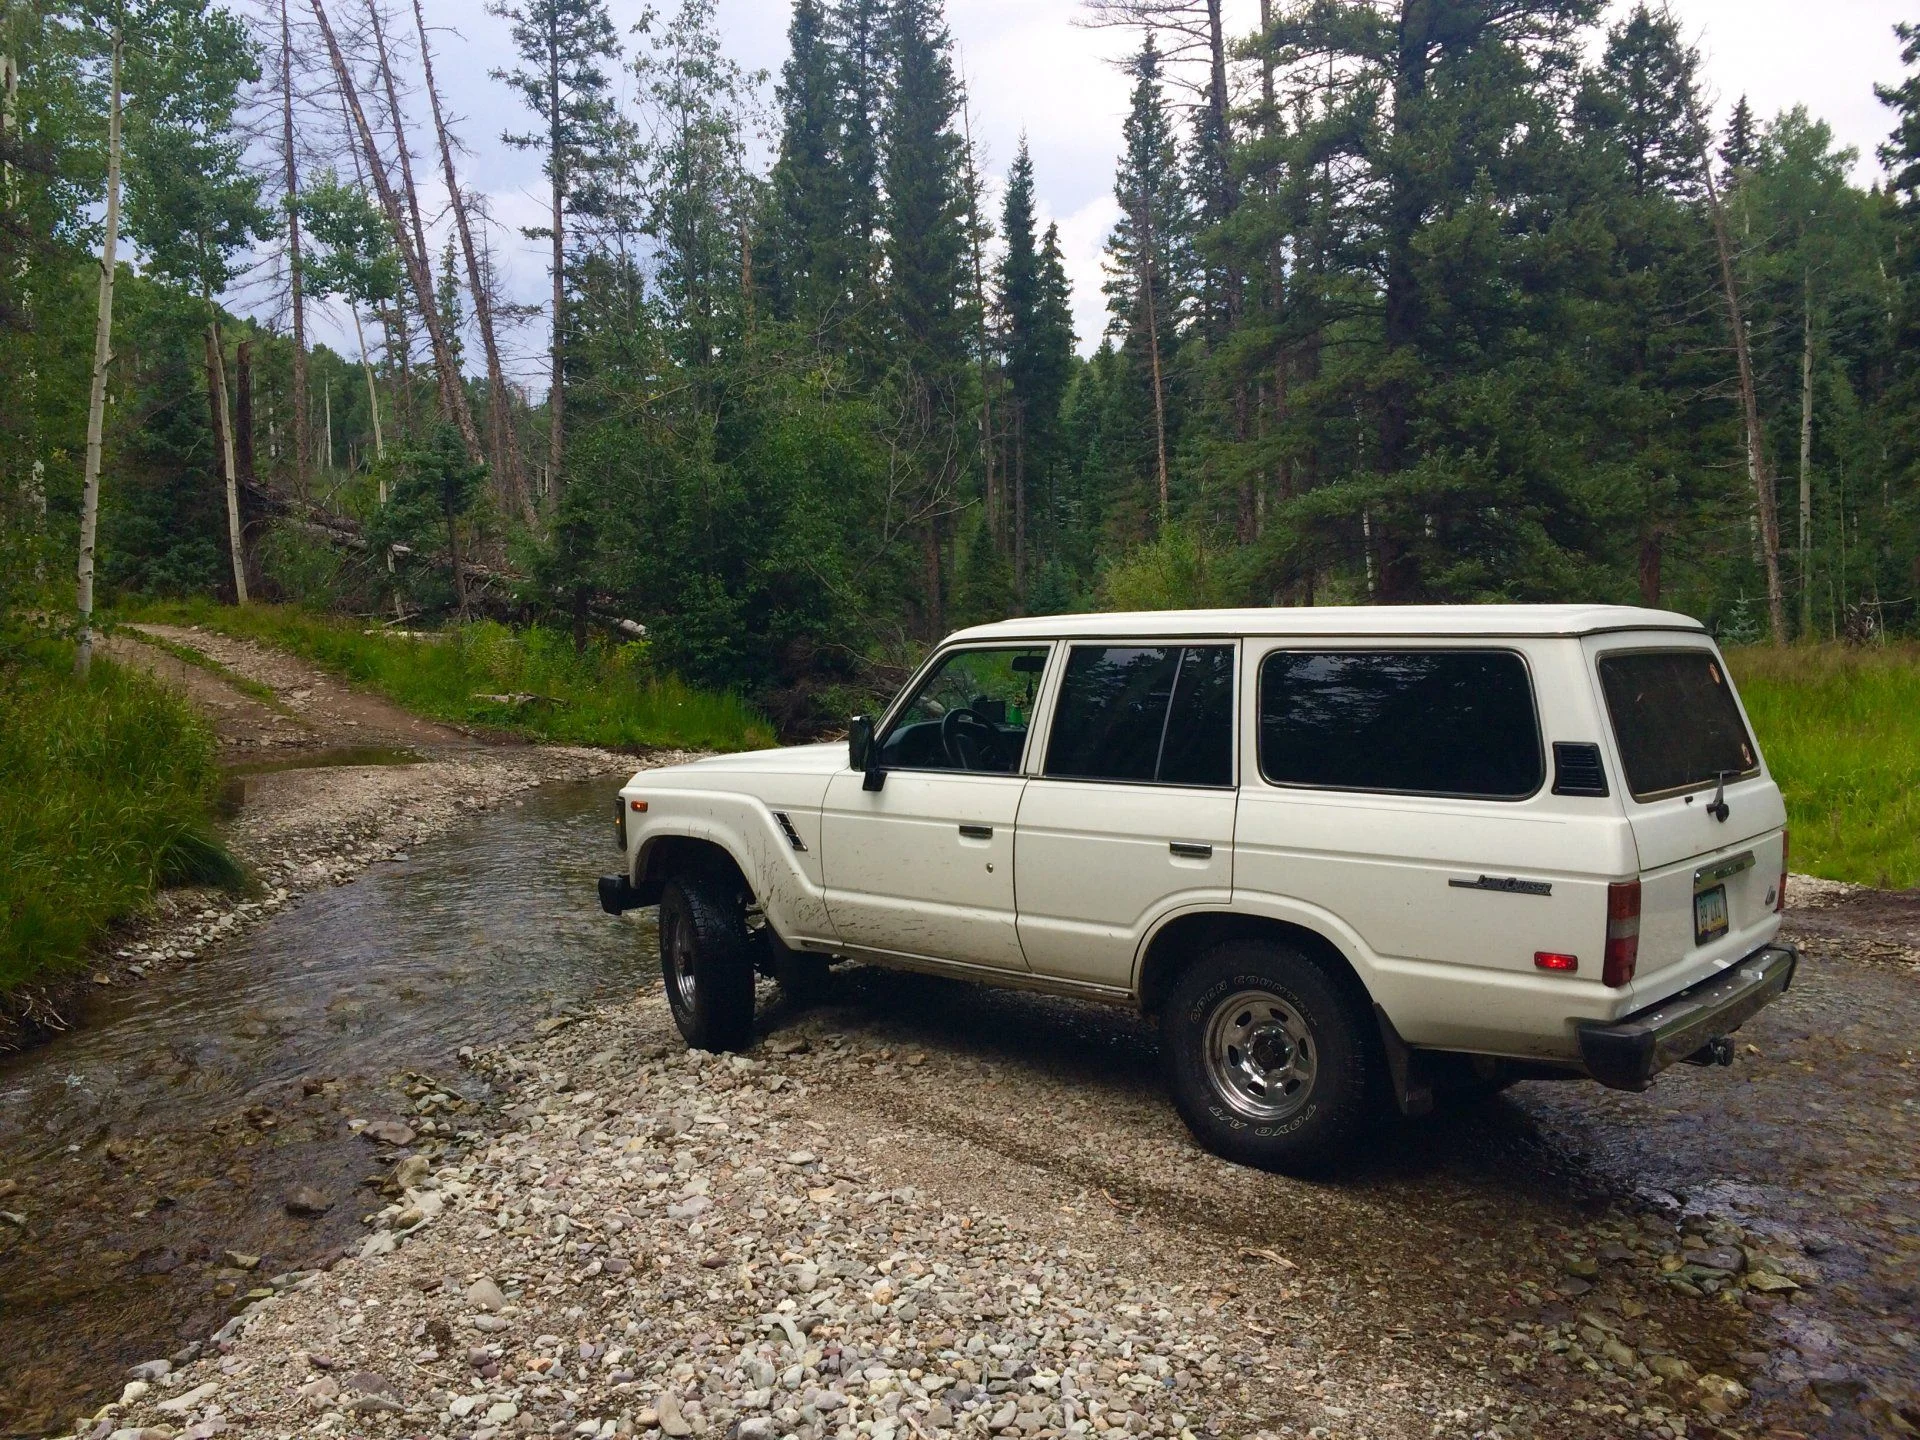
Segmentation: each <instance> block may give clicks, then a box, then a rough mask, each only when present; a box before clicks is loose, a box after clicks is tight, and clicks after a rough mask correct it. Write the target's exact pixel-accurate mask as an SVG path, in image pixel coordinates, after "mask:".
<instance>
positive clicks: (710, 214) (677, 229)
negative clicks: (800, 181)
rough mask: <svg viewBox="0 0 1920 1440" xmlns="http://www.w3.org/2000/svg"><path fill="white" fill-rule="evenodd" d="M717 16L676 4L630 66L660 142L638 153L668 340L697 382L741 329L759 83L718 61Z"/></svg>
mask: <svg viewBox="0 0 1920 1440" xmlns="http://www.w3.org/2000/svg"><path fill="white" fill-rule="evenodd" d="M714 11H715V6H714V0H682V3H681V5H680V9H679V11H678V12H677V13H676V14H675V16H674V18H673V20H672V21H671V22H670V23H669V24H668V25H667V26H666V27H665V28H664V29H662V30H661V31H660V33H659V35H658V37H657V38H655V39H654V40H653V43H652V45H651V46H650V48H648V49H646V50H644V51H643V52H642V53H641V54H640V56H639V57H638V58H637V59H636V60H635V62H634V71H635V74H636V76H637V77H638V79H639V81H640V92H641V94H640V98H641V103H642V107H643V109H644V110H645V111H646V113H647V114H648V115H649V116H650V117H651V119H652V122H653V123H652V124H651V126H650V127H649V128H650V129H651V130H652V132H653V134H654V135H656V136H657V137H659V138H658V139H656V140H655V141H654V142H653V144H652V145H650V146H649V147H648V148H647V149H646V151H645V153H644V165H643V172H642V173H643V189H644V192H645V194H646V197H647V198H646V210H645V217H644V228H645V231H646V233H647V234H648V235H649V236H650V237H652V239H653V240H654V241H655V242H656V244H657V245H658V247H659V253H658V261H657V268H658V277H659V288H660V294H661V298H662V301H663V303H664V306H665V311H666V320H667V324H668V328H669V332H670V333H672V334H673V335H675V336H676V337H677V343H678V346H679V358H680V359H681V361H682V363H684V364H685V365H686V366H687V367H688V368H689V369H690V370H691V371H692V372H693V373H694V374H695V376H696V377H700V378H701V379H702V381H703V383H704V379H705V372H707V371H708V370H710V369H711V367H712V366H713V364H714V362H715V359H716V356H717V355H718V353H719V350H720V347H721V346H722V344H723V343H724V341H725V340H726V339H727V338H729V336H730V335H731V334H733V333H734V332H735V331H736V330H737V328H738V326H737V321H738V318H739V315H738V307H739V304H740V302H741V299H742V296H741V290H742V278H743V270H744V264H745V256H744V254H743V252H742V250H741V240H742V237H743V236H744V235H745V234H746V232H747V215H748V212H749V209H750V207H751V190H752V186H751V182H750V180H749V177H748V174H747V165H746V152H745V142H744V139H743V124H742V115H743V113H744V111H745V109H746V106H747V104H748V99H749V93H750V89H751V86H752V84H753V81H754V79H756V78H757V77H749V76H748V75H746V74H745V73H744V72H743V71H742V70H741V69H740V67H739V66H738V65H736V64H734V63H733V61H731V60H729V59H728V58H727V57H726V56H725V55H724V54H723V53H722V51H721V48H720V34H719V27H718V24H717V21H716V17H715V13H714ZM643 29H644V30H650V29H651V27H643Z"/></svg>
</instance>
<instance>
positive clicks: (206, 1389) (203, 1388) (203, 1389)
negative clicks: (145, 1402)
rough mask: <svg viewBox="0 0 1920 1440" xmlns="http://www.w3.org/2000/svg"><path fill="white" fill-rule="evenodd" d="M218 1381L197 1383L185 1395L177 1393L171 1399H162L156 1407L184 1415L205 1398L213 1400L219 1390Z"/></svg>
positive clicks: (167, 1412)
mask: <svg viewBox="0 0 1920 1440" xmlns="http://www.w3.org/2000/svg"><path fill="white" fill-rule="evenodd" d="M219 1389H220V1386H219V1384H218V1382H216V1381H213V1380H209V1381H207V1383H206V1384H204V1385H196V1386H194V1387H193V1389H191V1390H189V1391H187V1392H186V1394H184V1395H176V1396H174V1397H173V1398H172V1399H171V1400H162V1401H161V1402H160V1403H159V1404H158V1405H156V1406H155V1407H154V1408H155V1409H156V1410H159V1411H161V1412H162V1413H163V1414H167V1415H184V1414H186V1413H187V1411H189V1410H191V1409H193V1408H194V1407H195V1406H196V1405H198V1404H199V1403H200V1402H201V1401H203V1400H211V1399H212V1398H213V1397H214V1395H215V1394H216V1393H217V1392H218V1391H219Z"/></svg>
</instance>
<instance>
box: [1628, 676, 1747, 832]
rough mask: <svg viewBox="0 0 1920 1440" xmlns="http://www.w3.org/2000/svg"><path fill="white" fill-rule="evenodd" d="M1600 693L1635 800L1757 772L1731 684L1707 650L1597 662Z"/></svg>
mask: <svg viewBox="0 0 1920 1440" xmlns="http://www.w3.org/2000/svg"><path fill="white" fill-rule="evenodd" d="M1600 688H1601V690H1602V691H1603V692H1604V693H1605V694H1606V697H1607V714H1608V716H1609V718H1611V719H1612V721H1613V735H1614V739H1615V740H1617V741H1618V742H1619V745H1620V760H1621V763H1622V764H1623V765H1625V767H1626V771H1627V788H1628V789H1629V790H1631V791H1632V792H1633V798H1634V799H1636V800H1650V799H1654V798H1655V797H1657V796H1661V795H1672V794H1678V793H1679V792H1681V791H1683V790H1698V789H1702V788H1704V787H1706V786H1708V785H1711V784H1713V783H1714V782H1715V781H1717V780H1718V779H1719V778H1720V777H1721V776H1722V775H1728V776H1733V775H1746V774H1749V773H1751V772H1753V771H1755V770H1758V769H1759V768H1760V757H1759V754H1758V753H1757V752H1756V751H1755V749H1754V747H1753V737H1752V736H1750V735H1748V734H1747V727H1746V725H1745V723H1744V722H1743V721H1742V720H1741V719H1740V707H1739V706H1738V705H1737V704H1735V703H1734V699H1733V686H1732V685H1731V684H1729V683H1728V681H1727V674H1726V671H1725V670H1724V669H1723V668H1722V666H1721V664H1720V660H1719V657H1717V656H1716V655H1714V654H1713V653H1712V652H1711V651H1708V650H1643V651H1637V652H1630V653H1627V654H1620V655H1603V656H1601V657H1600Z"/></svg>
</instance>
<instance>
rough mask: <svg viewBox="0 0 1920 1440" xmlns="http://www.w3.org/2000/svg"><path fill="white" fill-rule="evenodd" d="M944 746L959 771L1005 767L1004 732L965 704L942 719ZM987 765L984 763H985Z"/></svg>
mask: <svg viewBox="0 0 1920 1440" xmlns="http://www.w3.org/2000/svg"><path fill="white" fill-rule="evenodd" d="M940 746H941V748H942V749H943V750H945V751H946V752H947V759H948V760H949V761H950V762H951V763H952V764H953V766H954V768H955V769H957V770H994V769H1002V768H1004V766H1003V764H1002V763H1001V762H1002V759H1003V757H1002V755H1001V749H1000V732H999V731H998V730H996V729H994V728H993V726H991V725H989V724H988V723H987V722H986V721H984V720H982V719H981V718H980V717H979V715H977V714H976V713H975V712H973V711H972V710H969V709H967V708H966V706H964V705H956V706H955V707H954V708H953V709H951V710H949V711H948V712H947V713H946V714H945V715H943V716H941V717H940ZM983 760H984V761H986V762H987V763H986V764H984V765H983V764H981V763H980V762H981V761H983Z"/></svg>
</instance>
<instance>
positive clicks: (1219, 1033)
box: [1204, 990, 1320, 1122]
mask: <svg viewBox="0 0 1920 1440" xmlns="http://www.w3.org/2000/svg"><path fill="white" fill-rule="evenodd" d="M1204 1054H1205V1058H1206V1066H1207V1079H1208V1080H1209V1081H1211V1082H1212V1084H1213V1088H1214V1090H1215V1091H1216V1092H1217V1093H1218V1094H1219V1095H1220V1097H1221V1099H1223V1100H1225V1101H1226V1102H1227V1104H1228V1105H1230V1106H1232V1107H1233V1109H1234V1110H1236V1111H1238V1112H1239V1113H1240V1114H1241V1115H1244V1116H1246V1117H1247V1118H1248V1119H1250V1120H1257V1121H1261V1122H1271V1121H1275V1120H1284V1119H1286V1118H1287V1117H1288V1116H1290V1115H1292V1114H1294V1113H1295V1112H1297V1111H1298V1110H1299V1109H1300V1108H1301V1107H1302V1106H1304V1105H1305V1104H1306V1103H1307V1099H1308V1097H1309V1096H1311V1095H1312V1093H1313V1081H1314V1076H1315V1075H1316V1074H1317V1073H1318V1071H1319V1058H1320V1051H1319V1046H1318V1045H1317V1044H1316V1043H1315V1041H1314V1036H1313V1032H1312V1031H1311V1030H1310V1029H1309V1028H1308V1027H1307V1023H1306V1020H1305V1019H1304V1018H1303V1017H1302V1016H1301V1014H1300V1012H1299V1011H1298V1010H1296V1009H1295V1008H1294V1007H1293V1006H1291V1005H1289V1004H1288V1003H1287V1002H1286V1001H1285V1000H1283V999H1281V998H1280V997H1279V996H1278V995H1276V994H1274V993H1273V992H1272V991H1270V990H1241V991H1239V992H1237V993H1236V994H1233V995H1229V996H1228V997H1227V998H1226V999H1224V1000H1222V1001H1221V1002H1220V1003H1219V1004H1218V1005H1216V1006H1214V1007H1213V1013H1212V1015H1210V1016H1209V1017H1208V1019H1207V1039H1206V1049H1205V1052H1204Z"/></svg>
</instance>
